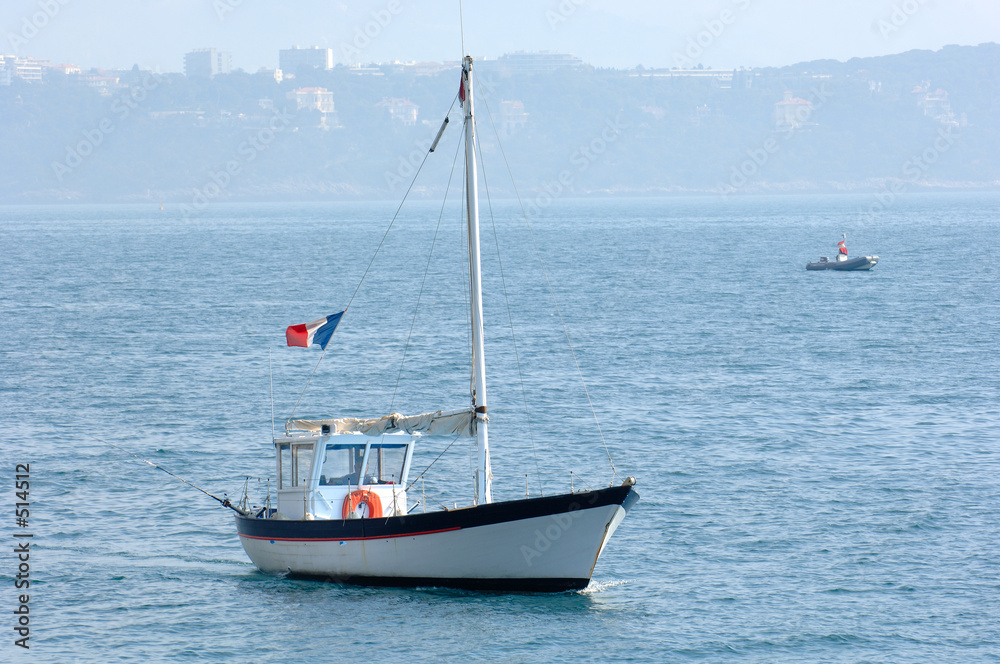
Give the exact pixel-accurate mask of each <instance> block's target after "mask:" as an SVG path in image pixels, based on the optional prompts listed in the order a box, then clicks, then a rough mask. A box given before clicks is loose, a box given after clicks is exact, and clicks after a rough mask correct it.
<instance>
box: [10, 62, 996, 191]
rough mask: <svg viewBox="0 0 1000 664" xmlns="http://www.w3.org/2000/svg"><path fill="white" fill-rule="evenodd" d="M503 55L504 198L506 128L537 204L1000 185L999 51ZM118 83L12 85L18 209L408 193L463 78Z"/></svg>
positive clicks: (497, 113) (449, 139) (383, 75)
mask: <svg viewBox="0 0 1000 664" xmlns="http://www.w3.org/2000/svg"><path fill="white" fill-rule="evenodd" d="M498 62H499V61H493V62H491V61H485V62H482V63H479V65H480V67H479V78H480V81H481V84H482V98H483V103H482V104H481V105H480V106H479V107H478V109H477V111H478V114H479V126H480V137H481V141H482V152H483V155H484V160H485V162H486V169H487V171H486V172H487V175H488V177H489V181H490V186H491V189H493V190H494V191H496V192H498V194H499V195H504V194H510V193H512V190H511V187H510V184H509V183H510V180H509V178H507V177H506V173H505V170H506V168H505V166H504V164H503V160H502V158H501V155H500V152H499V148H498V146H497V139H496V136H495V135H494V126H496V128H497V132H498V133H499V134H500V138H501V140H502V142H503V147H504V151H505V154H506V156H507V158H508V159H509V161H510V166H511V170H512V171H513V174H514V176H515V179H516V183H517V186H518V188H519V189H520V190H521V191H522V193H525V194H526V195H528V196H529V199H530V198H531V197H538V196H544V195H545V192H548V193H549V194H550V195H551V194H552V193H553V192H555V191H557V190H558V192H559V193H563V192H566V193H570V194H573V195H594V194H636V195H641V194H660V193H671V192H717V193H720V194H722V195H736V194H740V193H748V192H759V191H812V190H816V191H848V190H876V189H879V188H888V187H892V186H895V187H897V188H900V187H902V188H906V189H918V188H969V187H996V186H998V185H1000V45H997V44H981V45H979V46H948V47H945V48H943V49H941V50H940V51H935V52H931V51H910V52H907V53H902V54H899V55H892V56H884V57H877V58H856V59H852V60H849V61H847V62H835V61H827V60H823V61H815V62H806V63H801V64H797V65H793V66H789V67H781V68H765V69H754V70H738V71H735V72H732V71H730V72H719V71H709V70H685V71H681V70H648V69H638V68H637V69H635V70H627V71H622V70H602V69H593V68H590V67H586V66H571V67H567V68H565V69H561V70H558V71H551V72H537V73H522V74H518V73H514V72H511V71H510V70H509V69H505V68H504V67H502V66H499V65H498ZM104 74H106V73H102V72H90V73H86V72H85V73H84V74H83V75H80V76H71V75H66V74H52V73H50V74H47V75H46V77H45V79H44V80H43V81H41V82H37V81H36V82H26V81H22V80H20V79H16V78H15V79H13V80H12V81H11V84H10V85H9V86H0V126H2V127H3V131H2V132H0V151H2V152H0V153H2V154H3V162H2V163H3V166H2V170H0V202H4V203H21V202H52V201H127V200H143V199H148V200H152V201H156V202H161V201H162V202H171V203H185V204H189V205H193V204H195V203H198V202H200V201H201V200H203V199H204V200H208V199H228V200H272V199H273V200H284V199H333V198H396V197H398V196H399V195H400V193H401V192H402V190H403V189H405V187H406V186H407V185H408V184H409V178H410V177H411V175H412V172H413V171H414V166H413V163H419V160H420V158H421V157H422V155H423V152H424V150H425V148H426V146H427V144H428V143H429V141H430V139H431V138H433V136H434V134H435V132H436V131H437V128H438V126H439V125H440V122H441V120H442V119H443V117H444V114H445V112H446V111H447V110H448V106H449V104H450V103H451V101H452V99H453V98H454V96H455V92H456V91H457V88H458V71H457V65H456V66H455V68H447V67H437V68H434V67H426V66H425V67H422V68H416V67H404V66H392V65H390V66H377V65H373V66H370V67H366V68H364V69H361V70H351V69H347V68H344V67H336V68H334V69H332V70H329V71H321V70H311V69H303V70H300V71H298V72H295V74H296V77H295V78H294V79H285V80H283V81H282V82H280V83H278V82H276V81H275V79H274V76H273V74H269V73H261V74H247V73H243V72H236V73H232V74H226V75H218V76H216V77H215V78H213V79H201V80H199V79H193V80H191V79H187V78H185V77H184V76H183V75H180V74H165V75H154V74H151V73H150V72H141V71H139V70H138V69H133V70H132V71H128V72H118V73H114V74H113V75H104ZM317 88H321V89H322V91H315V90H314V89H317ZM297 90H298V91H300V92H299V93H298V94H296V93H295V91H297ZM303 90H304V91H303ZM310 90H313V91H312V92H310ZM325 91H328V92H329V95H326V92H325ZM324 95H325V96H324ZM331 102H332V110H330V108H331ZM300 106H301V108H300ZM320 109H323V110H320ZM458 119H459V116H458V114H455V115H454V116H453V120H458ZM459 133H460V132H459V130H458V128H457V124H456V123H454V122H453V123H452V125H451V128H450V129H449V130H448V132H447V133H446V138H445V141H444V142H443V143H442V148H441V149H439V150H438V151H437V152H435V153H434V155H432V158H431V159H430V160H429V161H428V165H427V166H426V167H425V173H426V175H428V176H429V177H426V178H425V177H424V175H423V174H422V176H421V181H420V182H418V189H417V191H418V194H419V195H428V196H429V195H436V193H437V192H439V191H440V189H441V187H442V185H443V183H444V182H445V181H446V179H447V176H446V173H447V172H448V170H449V169H450V168H451V163H452V157H453V155H454V153H455V141H456V140H457V138H458V135H459Z"/></svg>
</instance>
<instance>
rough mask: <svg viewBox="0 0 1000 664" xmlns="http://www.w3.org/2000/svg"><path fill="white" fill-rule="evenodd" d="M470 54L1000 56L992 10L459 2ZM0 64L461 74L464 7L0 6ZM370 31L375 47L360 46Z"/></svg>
mask: <svg viewBox="0 0 1000 664" xmlns="http://www.w3.org/2000/svg"><path fill="white" fill-rule="evenodd" d="M464 15H465V49H466V51H467V52H470V53H472V54H473V55H477V56H485V57H489V58H495V57H498V56H500V55H502V54H504V53H507V52H512V51H519V50H521V51H541V50H548V51H561V52H569V53H573V54H575V55H577V56H579V57H581V58H582V59H583V60H584V61H586V62H588V63H590V64H593V65H595V66H605V67H618V68H630V67H634V66H636V65H639V64H642V65H644V66H646V67H670V66H683V65H685V64H695V63H699V62H700V63H702V64H704V65H706V66H714V67H739V66H746V67H756V66H767V65H785V64H792V63H795V62H800V61H803V60H815V59H820V58H834V59H838V60H845V59H848V58H851V57H855V56H871V55H884V54H888V53H900V52H902V51H907V50H910V49H914V48H925V49H938V48H940V47H942V46H944V45H946V44H979V43H982V42H989V41H993V42H1000V1H998V0H700V1H692V0H685V1H683V2H682V1H679V0H533V1H529V0H492V1H487V0H465V3H464ZM0 30H2V36H3V39H2V46H0V52H3V53H8V54H17V55H31V56H34V57H38V58H45V59H49V60H52V61H54V62H67V63H72V64H76V65H78V66H80V67H83V68H90V67H103V68H125V67H131V66H132V65H133V64H139V65H140V67H142V68H152V69H158V70H159V71H164V72H166V71H182V70H183V58H184V53H186V52H188V51H190V50H193V49H196V48H204V47H210V46H211V47H215V48H217V49H220V50H224V51H230V52H232V54H233V66H234V67H241V68H243V69H245V70H247V71H251V72H253V71H256V70H257V69H259V68H260V67H276V66H277V64H278V50H279V49H281V48H289V47H290V46H292V45H299V46H310V45H319V46H326V47H329V48H332V49H333V50H334V59H335V61H339V62H344V63H348V62H358V61H362V62H373V61H391V60H402V61H412V60H416V61H429V60H433V61H444V60H457V59H458V58H459V57H460V55H461V51H462V45H461V35H460V32H459V11H458V0H377V1H369V0H356V1H353V2H338V1H335V0H326V1H323V0H290V1H288V2H285V3H281V4H280V5H279V3H277V2H274V1H273V0H2V6H0ZM366 31H367V33H368V34H367V35H366V34H365V32H366Z"/></svg>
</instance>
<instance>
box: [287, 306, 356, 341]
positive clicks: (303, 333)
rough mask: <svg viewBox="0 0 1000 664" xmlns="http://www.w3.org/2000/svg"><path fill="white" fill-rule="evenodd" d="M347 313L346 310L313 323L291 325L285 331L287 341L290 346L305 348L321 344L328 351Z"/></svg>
mask: <svg viewBox="0 0 1000 664" xmlns="http://www.w3.org/2000/svg"><path fill="white" fill-rule="evenodd" d="M346 311H347V309H344V311H341V312H340V313H338V314H333V315H332V316H327V317H326V318H320V319H319V320H314V321H313V322H311V323H302V324H301V325H289V326H288V329H287V330H285V341H287V342H288V345H289V346H302V347H303V348H308V347H309V346H312V345H313V344H319V347H320V348H322V349H323V350H326V345H327V344H328V343H330V338H331V337H332V336H333V331H334V330H336V329H337V323H339V322H340V319H341V317H342V316H343V315H344V312H346Z"/></svg>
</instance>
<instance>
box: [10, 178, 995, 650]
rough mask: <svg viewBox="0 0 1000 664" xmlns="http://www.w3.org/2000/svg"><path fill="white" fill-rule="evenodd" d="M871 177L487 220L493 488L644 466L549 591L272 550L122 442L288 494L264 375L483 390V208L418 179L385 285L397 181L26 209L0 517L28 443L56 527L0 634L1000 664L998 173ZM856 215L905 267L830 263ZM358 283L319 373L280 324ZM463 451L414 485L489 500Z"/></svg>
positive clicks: (282, 402) (18, 256)
mask: <svg viewBox="0 0 1000 664" xmlns="http://www.w3.org/2000/svg"><path fill="white" fill-rule="evenodd" d="M873 203H874V200H873V199H871V198H870V197H864V196H786V197H742V198H739V197H734V198H732V199H730V200H722V199H719V198H663V199H614V200H587V201H583V200H559V201H556V203H555V204H553V205H551V206H549V207H548V208H546V209H544V210H542V211H541V213H540V214H538V215H537V216H536V217H535V218H533V219H532V226H531V232H530V233H529V232H528V230H527V228H526V226H525V224H524V222H523V220H519V215H518V214H516V212H517V210H516V207H515V206H514V205H512V204H511V203H510V202H496V201H494V202H493V215H492V216H491V215H490V214H488V213H484V219H483V228H484V241H483V244H484V257H483V262H484V269H485V270H486V272H487V275H488V276H487V277H486V282H485V290H486V319H487V325H488V329H487V336H488V345H487V362H488V372H489V375H488V381H489V384H490V413H491V422H492V424H491V432H490V435H491V442H492V445H493V447H494V458H493V467H494V473H495V475H496V488H495V491H496V494H497V497H498V498H500V499H503V498H516V497H520V496H523V495H524V493H525V486H526V484H527V488H528V491H529V492H530V493H531V495H537V493H538V491H539V490H543V491H545V492H546V493H556V492H563V491H566V490H568V489H569V488H570V483H571V482H573V485H574V487H575V488H576V489H581V488H586V487H588V486H599V485H602V484H607V483H608V482H609V481H611V478H612V473H611V469H610V466H609V462H608V457H609V455H610V457H611V458H612V459H613V461H614V463H615V466H616V468H617V470H618V472H619V474H622V475H624V474H630V475H635V476H636V477H638V487H637V488H638V490H639V492H640V494H641V500H640V502H639V503H638V504H637V505H636V507H635V508H634V510H633V511H632V512H631V513H630V515H629V516H628V518H627V519H626V520H625V522H624V523H623V524H622V526H621V528H620V529H619V531H618V533H617V534H616V536H615V538H614V539H613V540H612V542H611V544H610V545H609V546H608V548H607V549H606V551H605V554H604V555H603V556H602V558H601V560H600V562H599V563H598V566H597V569H596V572H595V575H594V581H593V583H592V585H591V586H590V587H589V588H588V589H587V590H585V591H582V592H574V593H562V594H555V595H531V594H488V593H470V592H461V591H453V590H445V589H435V588H424V589H369V588H357V587H348V586H340V585H335V584H325V583H318V582H306V581H293V580H288V579H284V578H276V577H272V576H267V575H264V574H261V573H259V572H257V571H256V569H255V568H254V567H253V566H252V565H251V564H250V562H249V560H248V559H247V558H246V556H245V555H244V553H243V550H242V548H241V546H240V544H239V541H238V538H237V537H236V534H235V526H234V523H233V519H232V518H231V516H232V515H231V513H230V512H229V511H228V510H225V509H223V508H221V507H220V506H219V505H218V504H217V503H216V502H215V501H213V500H211V499H210V498H208V497H206V496H204V495H203V494H201V493H198V492H197V491H196V490H194V489H192V488H191V487H189V486H186V485H184V484H182V483H180V482H178V481H176V480H175V479H173V478H171V477H169V476H167V475H165V474H164V473H161V472H159V471H157V470H155V469H154V468H151V467H150V466H148V465H145V464H143V463H141V462H139V461H137V460H136V459H134V458H132V457H130V456H128V455H127V454H124V453H122V452H120V451H119V450H117V449H114V448H112V447H109V446H107V445H105V444H104V443H103V442H101V441H102V440H104V441H109V442H113V443H115V444H117V445H121V446H122V447H125V448H127V449H129V450H132V451H133V452H135V453H136V454H138V455H140V456H142V457H145V458H147V459H149V460H151V461H153V462H154V463H157V464H160V465H162V466H163V467H165V468H167V469H169V470H171V471H172V472H174V473H176V474H177V475H179V476H181V477H183V478H186V479H188V480H190V481H191V482H193V483H195V484H197V485H198V486H200V487H202V488H204V489H206V490H208V491H210V492H212V493H215V494H216V495H221V494H222V493H223V492H228V494H229V495H230V496H232V497H236V496H238V495H239V494H240V493H241V489H242V486H243V482H244V479H243V478H244V476H251V477H252V478H254V479H252V480H251V481H250V494H251V499H252V500H253V501H254V502H260V500H261V497H262V495H263V494H265V493H266V490H267V488H268V482H267V479H266V478H268V477H271V478H273V475H274V471H273V455H272V452H271V450H270V449H269V444H270V443H269V441H270V436H271V430H272V422H271V397H270V394H271V383H272V380H273V392H274V411H275V417H276V420H277V422H278V424H277V426H278V427H279V428H280V426H281V422H282V420H283V418H285V417H287V416H288V415H289V414H290V413H291V412H293V410H294V412H295V413H296V415H303V416H341V415H381V414H385V413H388V412H391V411H393V410H396V411H402V412H418V411H420V412H422V411H425V410H432V409H437V408H448V407H455V406H461V405H464V404H465V403H466V399H467V397H466V396H465V394H466V393H467V391H468V358H467V348H468V335H467V331H466V326H465V323H464V320H465V319H464V316H465V315H466V314H465V313H464V312H465V311H466V310H467V309H466V304H465V302H466V299H465V298H466V292H465V290H464V288H463V285H462V283H463V269H464V268H463V265H464V264H463V258H462V243H463V241H464V240H463V238H462V235H461V231H460V219H459V211H458V210H457V209H453V206H451V205H449V206H447V207H446V209H445V210H444V215H443V220H442V222H441V224H440V226H439V224H438V218H439V213H440V211H441V210H440V207H439V205H434V204H429V203H426V204H425V203H417V204H414V205H412V206H408V207H407V208H405V209H404V212H403V214H401V215H400V217H399V219H398V220H397V221H396V223H395V224H394V225H393V228H392V231H391V232H390V233H389V235H388V236H387V237H386V240H385V243H384V245H383V246H382V250H381V251H380V253H379V255H378V257H377V258H376V260H375V261H374V263H373V264H372V265H371V270H370V271H368V272H367V276H365V278H364V279H363V280H362V275H365V274H366V270H367V269H368V267H369V262H370V261H371V259H372V255H373V251H374V249H375V247H377V246H378V245H379V243H380V241H381V239H382V235H383V232H384V230H385V228H386V225H387V223H388V220H389V219H390V218H391V217H392V214H393V211H394V206H392V205H386V204H375V203H365V204H362V203H355V204H346V203H345V204H310V205H304V204H303V205H263V204H255V205H221V204H220V205H213V206H210V207H209V208H208V209H206V210H204V211H203V212H201V213H199V214H198V215H196V216H194V217H189V218H185V217H184V216H183V215H182V214H181V213H180V211H179V210H177V209H172V208H171V207H170V206H168V209H166V210H164V211H162V212H161V211H160V210H158V209H157V207H158V206H59V207H0V249H2V251H0V426H2V428H0V450H2V455H0V456H2V468H0V485H2V486H4V487H6V488H5V490H4V491H3V492H0V493H2V495H3V496H5V500H6V501H7V507H4V508H0V513H3V514H6V515H7V516H6V517H5V518H4V519H2V520H0V535H2V537H3V540H4V541H6V542H8V544H10V543H12V542H15V540H14V538H13V537H12V536H13V535H15V534H18V533H23V532H24V531H23V530H21V529H19V528H17V527H16V524H15V520H14V514H13V513H14V502H15V501H16V500H17V499H16V498H15V496H14V490H13V483H14V474H15V473H14V466H15V464H17V463H30V467H31V472H30V474H31V488H30V502H31V509H30V512H31V514H30V519H29V520H30V530H31V532H32V533H33V535H34V538H33V541H32V548H31V559H30V566H31V571H30V573H31V588H30V611H31V613H30V616H31V622H30V629H31V633H30V645H31V648H30V651H23V650H22V649H21V648H18V647H16V646H14V643H13V642H14V639H15V638H16V634H15V632H14V629H13V628H14V627H15V616H14V614H13V610H14V609H15V608H16V607H17V595H18V594H19V592H21V591H16V590H15V588H14V574H15V570H16V560H15V557H14V555H13V554H12V547H11V546H9V545H5V546H4V547H3V549H2V550H3V553H0V559H2V577H0V608H2V610H0V616H6V618H3V619H0V634H2V635H3V636H2V641H3V643H2V645H0V653H2V654H0V659H2V660H3V661H10V662H14V661H32V662H119V661H121V662H133V661H153V662H202V661H204V662H303V661H317V662H334V661H338V662H339V661H369V662H370V661H381V660H388V659H393V660H397V659H398V660H402V661H410V662H425V661H452V660H461V661H472V662H493V661H505V662H506V661H510V662H563V661H574V662H581V661H582V662H586V661H607V660H614V661H623V662H955V663H968V662H997V661H1000V552H998V546H997V543H998V542H1000V353H998V349H1000V268H998V260H997V259H998V252H997V243H998V241H1000V214H998V210H1000V195H997V194H995V193H990V194H962V195H958V194H948V195H908V196H903V197H900V198H899V199H898V200H896V201H894V203H893V204H892V205H891V206H890V207H888V208H887V209H884V210H878V211H877V212H876V213H875V214H873V215H868V214H859V210H868V209H869V208H870V207H871V206H872V204H873ZM844 232H846V233H847V246H848V248H849V249H850V251H851V253H852V255H858V254H864V253H877V254H879V255H880V257H881V261H880V263H879V264H878V266H877V267H876V268H875V269H874V270H872V271H871V272H869V273H832V272H830V273H827V272H806V270H805V269H804V264H805V263H806V262H807V261H810V260H815V259H816V258H817V257H818V256H819V255H821V254H826V255H831V256H832V255H833V253H834V249H835V244H836V242H837V240H839V239H840V234H841V233H844ZM432 243H433V252H432V257H433V260H431V261H430V262H428V260H427V256H428V253H429V250H430V247H431V246H432ZM498 256H499V258H498ZM539 256H540V257H541V259H542V261H541V264H542V265H544V271H543V269H542V268H541V267H540V264H539V261H538V257H539ZM500 268H502V273H503V277H502V279H501V278H500V277H499V273H500V272H501V270H500ZM359 283H361V286H360V288H359V287H358V285H359ZM547 283H549V284H551V291H552V294H554V299H555V302H557V303H558V308H556V306H555V305H553V298H552V296H551V294H550V292H549V287H548V286H547ZM418 297H419V301H420V307H419V308H417V309H416V314H415V313H414V311H415V308H414V305H415V303H416V301H417V299H418ZM348 304H350V308H349V310H348V313H347V315H346V316H345V317H344V320H343V322H342V324H341V329H339V330H338V332H337V336H336V337H334V341H333V343H332V344H331V346H330V349H329V350H328V352H327V354H326V357H325V358H324V360H323V362H322V363H321V364H319V365H318V368H316V367H317V364H316V363H317V360H318V359H319V356H320V355H321V353H320V351H319V350H318V349H302V348H286V347H284V345H283V344H284V339H283V334H282V333H283V331H284V329H285V327H286V326H288V325H290V324H294V323H303V322H307V321H310V320H313V319H315V318H319V317H320V316H323V315H327V314H332V313H335V312H336V311H339V310H341V309H343V308H344V307H346V306H347V305H348ZM564 325H565V328H564ZM564 329H565V332H564ZM566 336H568V338H569V341H570V342H571V344H572V349H573V352H572V353H571V352H570V351H569V349H568V346H567V343H566V338H565V337H566ZM511 337H513V338H515V339H516V340H517V350H516V352H515V351H514V350H513V347H512V345H511V343H510V341H511ZM407 341H409V343H408V344H407ZM404 348H405V349H406V353H405V357H404V353H403V350H404ZM574 354H575V360H574ZM577 363H578V365H579V369H577ZM269 364H270V367H271V370H270V372H269ZM314 368H315V375H314V376H313V378H312V380H311V382H310V383H309V386H308V388H307V389H305V390H304V391H303V388H304V387H305V385H306V382H307V380H308V379H309V376H310V374H311V373H312V372H313V371H314ZM580 375H582V376H583V378H584V379H585V383H586V390H584V388H583V387H582V385H581V381H580ZM272 376H273V378H272ZM300 395H301V400H300ZM588 397H589V401H590V402H592V403H593V410H594V413H596V419H597V420H599V422H600V429H599V430H598V429H597V427H596V426H595V425H594V419H595V417H594V414H593V413H592V412H591V409H590V406H589V404H588ZM297 401H298V402H299V403H298V406H297V407H296V402H297ZM526 403H527V404H528V408H527V414H526V413H525V410H526V408H525V404H526ZM529 423H530V424H529ZM447 442H448V441H433V440H428V441H427V442H426V443H423V442H422V443H421V446H420V448H419V450H418V458H417V459H416V460H415V462H414V468H415V472H419V471H420V470H422V469H423V468H424V467H425V466H426V465H427V464H428V463H430V462H431V461H432V460H433V459H434V457H436V456H437V455H438V453H440V452H441V451H442V450H443V449H444V447H445V444H446V443H447ZM605 444H606V446H607V449H605ZM469 458H470V450H469V449H468V446H466V445H463V446H462V447H461V449H458V446H455V447H454V448H452V449H451V450H449V453H448V454H446V455H445V456H444V457H442V459H441V461H439V462H438V463H437V464H436V465H435V466H434V467H432V468H431V469H430V471H428V474H427V476H426V479H425V481H424V483H422V484H418V485H415V486H414V488H413V490H412V491H411V499H412V500H422V501H423V502H426V503H427V504H429V505H430V506H431V507H432V508H437V507H438V506H439V505H441V504H448V505H450V504H453V503H458V504H464V503H468V502H470V500H471V491H472V489H471V486H472V485H471V476H470V471H469V463H470V461H469ZM571 471H572V473H573V474H572V478H571V476H570V472H571ZM260 478H263V479H260ZM272 482H273V480H272ZM270 488H271V489H272V490H273V483H272V484H271V485H270Z"/></svg>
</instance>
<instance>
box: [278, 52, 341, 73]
mask: <svg viewBox="0 0 1000 664" xmlns="http://www.w3.org/2000/svg"><path fill="white" fill-rule="evenodd" d="M278 67H280V68H281V69H282V70H283V71H287V72H288V73H290V74H294V73H295V72H297V71H298V70H299V69H300V68H304V67H305V68H308V67H312V68H313V69H323V70H329V69H333V49H332V48H320V47H319V46H312V47H310V48H299V47H298V46H293V47H291V48H285V49H281V50H280V51H278Z"/></svg>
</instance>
